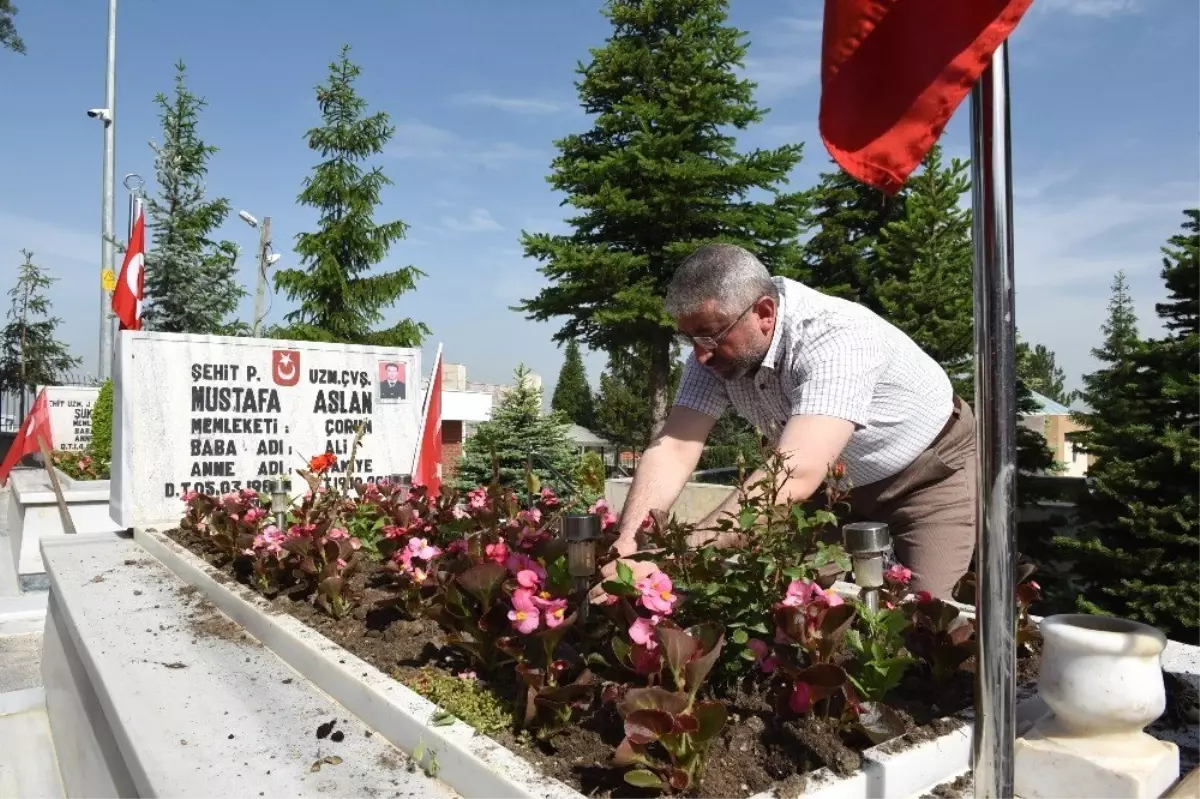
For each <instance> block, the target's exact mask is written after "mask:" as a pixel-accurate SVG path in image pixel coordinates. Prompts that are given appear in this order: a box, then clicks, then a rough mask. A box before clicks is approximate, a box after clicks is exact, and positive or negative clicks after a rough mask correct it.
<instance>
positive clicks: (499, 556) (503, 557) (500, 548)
mask: <svg viewBox="0 0 1200 799" xmlns="http://www.w3.org/2000/svg"><path fill="white" fill-rule="evenodd" d="M483 551H484V552H485V553H487V556H488V560H491V561H493V562H495V563H499V564H500V565H501V566H503V565H504V563H505V562H506V561H507V560H508V555H509V551H508V544H506V543H505V542H503V541H500V542H499V543H496V544H488V545H487V546H486V547H484V548H483Z"/></svg>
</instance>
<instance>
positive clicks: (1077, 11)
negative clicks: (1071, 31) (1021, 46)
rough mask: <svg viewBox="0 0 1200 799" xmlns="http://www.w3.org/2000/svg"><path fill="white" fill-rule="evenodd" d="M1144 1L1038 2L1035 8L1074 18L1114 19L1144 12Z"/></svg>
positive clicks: (1083, 0) (1039, 0)
mask: <svg viewBox="0 0 1200 799" xmlns="http://www.w3.org/2000/svg"><path fill="white" fill-rule="evenodd" d="M1142 7H1143V6H1142V0H1038V2H1036V3H1034V4H1033V8H1034V9H1037V10H1038V11H1042V12H1051V11H1059V12H1063V13H1066V14H1070V15H1071V16H1074V17H1101V18H1108V17H1114V16H1117V15H1118V14H1136V13H1137V12H1139V11H1141V10H1142Z"/></svg>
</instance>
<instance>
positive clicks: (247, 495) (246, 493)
mask: <svg viewBox="0 0 1200 799" xmlns="http://www.w3.org/2000/svg"><path fill="white" fill-rule="evenodd" d="M238 495H239V496H240V497H241V498H242V499H258V492H257V491H255V490H254V489H253V488H243V489H242V490H241V491H240V492H238Z"/></svg>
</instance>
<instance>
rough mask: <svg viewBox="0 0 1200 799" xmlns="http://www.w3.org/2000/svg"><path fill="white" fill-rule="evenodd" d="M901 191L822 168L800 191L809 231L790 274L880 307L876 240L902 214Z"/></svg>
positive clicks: (824, 289)
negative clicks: (887, 190)
mask: <svg viewBox="0 0 1200 799" xmlns="http://www.w3.org/2000/svg"><path fill="white" fill-rule="evenodd" d="M906 196H907V189H905V190H902V191H901V192H900V193H898V194H897V195H895V196H892V197H889V196H887V195H886V194H884V193H883V192H881V191H879V190H878V189H875V188H872V187H870V186H867V185H866V184H864V183H860V182H859V181H858V180H856V179H854V178H853V177H851V176H850V175H848V174H846V173H845V172H844V171H842V170H841V169H837V170H835V171H833V172H824V173H822V174H821V179H820V182H819V183H818V184H817V185H816V186H814V187H813V188H811V189H809V190H808V191H807V192H806V193H805V202H806V204H807V206H808V209H809V211H808V218H807V225H806V231H811V232H812V234H813V235H812V236H811V237H810V238H809V239H808V240H807V241H806V242H805V243H804V247H803V266H802V267H801V268H800V269H799V270H797V273H796V274H795V275H790V277H795V278H797V279H799V280H802V281H804V282H805V283H807V284H808V285H809V286H811V287H813V288H815V289H817V290H819V291H821V292H823V293H825V294H829V295H832V296H834V297H841V298H843V299H847V300H851V301H853V302H857V303H861V304H862V305H865V306H866V307H867V308H870V309H871V310H872V311H875V312H876V313H883V312H884V307H883V305H882V304H881V303H880V301H879V297H878V289H877V287H878V285H879V284H880V283H881V282H882V281H883V280H884V278H885V272H884V271H883V269H882V267H881V265H880V262H879V261H880V259H879V251H878V249H877V245H878V243H879V237H880V234H881V232H882V231H883V229H884V228H885V227H887V226H888V225H889V224H891V223H892V222H898V221H901V220H903V219H904V205H905V198H906ZM969 297H970V292H968V298H969Z"/></svg>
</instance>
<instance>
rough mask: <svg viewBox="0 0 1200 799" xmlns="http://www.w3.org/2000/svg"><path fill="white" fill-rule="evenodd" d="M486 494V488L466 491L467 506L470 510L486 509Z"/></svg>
mask: <svg viewBox="0 0 1200 799" xmlns="http://www.w3.org/2000/svg"><path fill="white" fill-rule="evenodd" d="M488 504H489V503H488V495H487V489H486V488H475V489H472V490H471V491H468V492H467V508H468V509H470V510H487V509H488Z"/></svg>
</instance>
